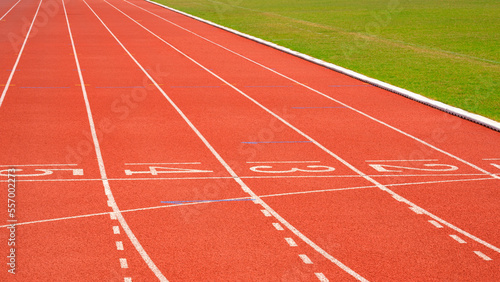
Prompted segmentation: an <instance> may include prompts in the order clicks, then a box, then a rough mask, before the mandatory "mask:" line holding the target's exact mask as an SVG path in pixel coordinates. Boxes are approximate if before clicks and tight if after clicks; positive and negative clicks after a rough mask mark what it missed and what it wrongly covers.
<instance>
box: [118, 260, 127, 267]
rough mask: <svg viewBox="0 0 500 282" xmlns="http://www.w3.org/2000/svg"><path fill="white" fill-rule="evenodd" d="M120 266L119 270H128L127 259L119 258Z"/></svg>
mask: <svg viewBox="0 0 500 282" xmlns="http://www.w3.org/2000/svg"><path fill="white" fill-rule="evenodd" d="M120 266H121V268H128V263H127V259H125V258H121V259H120Z"/></svg>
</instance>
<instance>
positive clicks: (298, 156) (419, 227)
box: [91, 1, 499, 279]
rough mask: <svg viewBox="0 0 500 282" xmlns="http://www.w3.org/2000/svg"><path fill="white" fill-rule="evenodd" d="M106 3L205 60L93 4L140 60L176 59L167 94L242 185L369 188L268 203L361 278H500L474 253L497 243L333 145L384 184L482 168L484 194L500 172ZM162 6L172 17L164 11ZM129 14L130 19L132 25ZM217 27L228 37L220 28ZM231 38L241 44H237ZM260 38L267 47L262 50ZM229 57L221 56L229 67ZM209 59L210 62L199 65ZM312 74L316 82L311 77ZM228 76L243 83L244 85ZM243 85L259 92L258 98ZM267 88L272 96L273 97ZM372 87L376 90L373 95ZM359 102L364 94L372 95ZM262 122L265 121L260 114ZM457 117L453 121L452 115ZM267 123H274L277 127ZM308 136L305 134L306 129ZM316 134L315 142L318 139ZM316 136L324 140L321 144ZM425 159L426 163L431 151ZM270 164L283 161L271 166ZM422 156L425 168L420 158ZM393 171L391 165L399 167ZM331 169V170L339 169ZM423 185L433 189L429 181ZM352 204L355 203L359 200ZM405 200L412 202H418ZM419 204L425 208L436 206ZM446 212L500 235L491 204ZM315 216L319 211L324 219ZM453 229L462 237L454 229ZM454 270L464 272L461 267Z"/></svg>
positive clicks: (323, 73) (453, 177) (343, 80)
mask: <svg viewBox="0 0 500 282" xmlns="http://www.w3.org/2000/svg"><path fill="white" fill-rule="evenodd" d="M110 2H111V3H112V4H113V5H116V6H117V7H118V8H120V9H123V10H124V12H125V13H126V14H130V15H131V17H132V18H133V19H135V20H137V21H139V23H141V24H143V25H145V26H148V28H150V29H151V31H152V32H154V33H155V34H158V35H159V36H160V37H162V38H164V39H166V40H167V41H168V42H172V44H173V45H174V46H176V47H178V48H180V49H181V51H183V52H184V51H185V52H186V54H187V55H189V56H191V57H192V58H193V59H194V60H196V61H199V62H200V63H201V65H196V64H194V63H193V61H190V60H187V59H186V58H185V57H184V58H182V56H181V55H180V53H178V52H177V53H172V54H171V53H170V52H172V50H173V49H171V48H169V46H168V45H167V44H165V43H164V42H162V41H160V40H159V39H158V38H155V37H154V36H153V35H151V34H148V33H144V34H142V35H141V33H140V31H139V30H138V27H140V26H139V25H137V23H134V22H133V21H131V20H130V19H129V18H127V17H126V16H125V15H123V14H121V13H120V12H119V11H117V10H116V9H115V8H113V7H112V6H106V5H102V4H100V3H95V5H96V6H97V8H98V13H99V14H100V15H101V17H102V18H103V20H104V21H105V22H107V23H109V26H110V28H111V29H112V30H113V31H114V32H115V34H116V35H117V37H118V38H120V39H121V40H122V41H123V42H124V44H125V45H126V46H127V48H129V49H130V50H131V52H132V53H133V54H134V57H136V58H137V59H138V60H139V61H140V62H143V64H145V65H148V64H152V63H153V62H162V61H163V62H165V65H168V66H171V67H172V69H171V76H170V77H171V78H172V83H175V84H171V85H163V86H162V88H163V89H164V90H165V91H167V92H168V93H171V97H172V99H173V100H174V102H176V103H177V104H178V105H179V107H180V108H181V109H182V110H183V111H184V112H185V113H186V115H187V116H188V117H189V118H190V119H191V120H192V121H193V123H194V124H195V125H196V126H197V127H198V128H199V129H200V131H201V132H202V134H204V135H205V136H206V137H207V140H209V141H210V143H211V144H213V146H214V148H215V149H216V150H217V151H218V152H220V154H221V155H222V157H223V158H224V159H226V160H230V161H231V164H232V166H233V167H240V168H243V169H242V171H243V172H242V173H241V174H240V175H242V176H243V177H247V178H249V179H250V180H248V181H247V180H245V182H247V183H248V184H249V186H250V187H251V188H252V189H254V190H255V191H256V192H257V193H258V194H260V195H265V194H280V193H284V192H286V193H290V192H293V193H297V192H307V191H311V190H325V189H339V188H354V187H362V188H366V189H358V190H356V189H352V190H355V192H353V193H347V192H346V191H345V190H344V191H343V192H342V193H335V194H332V193H328V194H327V193H321V194H319V193H314V194H313V193H309V194H307V195H303V196H301V197H302V198H301V199H302V200H297V198H292V197H287V198H284V197H283V198H281V197H278V196H275V197H273V198H272V199H271V200H269V201H270V203H272V205H271V206H275V207H279V208H277V211H278V212H283V213H284V214H286V218H291V219H293V220H291V222H292V224H297V226H300V228H299V229H301V230H302V229H303V230H307V232H308V234H311V237H312V238H314V241H323V242H324V243H322V245H323V246H324V247H325V249H327V250H331V251H335V252H336V255H339V258H340V260H341V261H347V265H354V266H355V267H354V268H355V269H356V270H358V269H361V270H360V271H359V272H360V273H361V274H362V275H364V274H366V277H368V278H369V279H370V278H372V279H377V278H381V277H384V278H392V279H410V278H418V279H429V278H431V279H444V278H450V277H451V278H454V279H464V277H477V278H479V277H484V275H489V276H488V277H491V278H494V277H497V276H498V275H499V274H498V272H495V271H492V269H494V267H495V262H493V263H490V262H486V261H484V259H483V258H482V257H480V256H478V255H476V253H474V251H476V252H477V251H478V250H481V251H482V252H489V253H488V254H489V255H490V256H495V255H497V254H495V252H492V251H491V249H489V248H487V247H485V246H484V245H482V244H480V243H479V242H476V241H474V240H469V242H468V244H466V245H464V244H460V243H459V242H461V240H460V239H457V237H458V238H460V237H461V236H462V237H463V236H464V235H463V234H461V233H460V232H458V231H457V230H456V229H453V228H448V227H449V226H448V227H447V228H441V227H442V226H441V225H439V224H435V223H437V222H436V218H434V217H432V216H429V214H424V215H422V213H423V212H422V210H420V209H419V208H418V207H416V206H415V205H408V202H407V203H404V202H403V203H401V202H400V201H397V200H396V199H394V198H393V197H391V196H390V195H388V194H385V193H382V192H380V191H379V190H376V189H370V188H371V187H367V186H372V187H373V186H374V185H375V183H374V182H373V181H366V179H365V178H362V177H360V175H359V174H360V173H359V172H360V171H357V169H354V170H352V169H351V170H349V169H348V168H347V167H346V163H342V162H339V158H335V157H334V156H333V155H332V153H336V154H339V155H340V156H341V157H342V159H344V160H347V161H348V164H352V165H353V166H352V165H351V168H353V167H354V168H360V169H361V171H366V172H367V173H368V171H371V173H370V174H373V176H372V177H373V178H376V179H378V181H380V182H381V183H384V184H388V185H395V184H402V183H408V182H424V181H433V182H436V181H448V182H450V181H463V180H464V178H466V177H474V178H477V179H481V180H478V181H482V182H481V184H482V186H481V188H482V189H483V190H482V191H485V192H484V193H489V194H492V193H493V196H494V197H495V196H497V194H495V190H494V189H493V188H494V187H496V186H495V184H496V183H497V182H496V181H497V180H488V179H487V178H490V177H491V176H489V175H485V173H484V172H482V171H480V170H478V169H477V168H474V167H472V166H471V165H470V164H468V163H466V162H464V161H463V160H461V159H458V158H456V157H455V156H454V155H453V154H449V153H447V152H446V151H442V150H441V151H440V150H436V149H435V148H431V147H430V146H429V145H430V144H423V143H422V142H420V141H419V140H416V139H415V138H412V137H411V136H407V135H404V134H402V133H401V132H398V131H396V130H394V129H393V128H389V127H388V126H386V125H384V124H382V123H381V122H379V121H377V120H374V119H370V118H369V117H367V116H366V115H363V114H361V113H360V112H356V111H353V110H352V109H350V108H348V107H347V108H346V106H348V105H345V104H343V103H339V102H337V101H332V100H330V99H328V98H327V97H324V96H323V97H322V96H320V95H318V93H314V91H312V90H311V89H307V88H304V87H303V86H302V87H299V86H298V84H297V82H298V81H296V80H295V81H292V80H290V79H287V78H285V77H283V76H279V75H277V74H276V73H274V74H273V73H272V72H270V71H269V70H266V69H263V68H262V66H258V65H256V64H254V63H251V62H249V61H248V60H244V59H243V58H241V57H240V56H236V55H234V54H232V53H228V52H227V50H224V49H221V48H220V47H218V46H214V45H213V44H207V42H206V41H205V40H202V39H200V38H199V37H196V36H193V35H192V34H190V33H186V32H185V30H182V29H179V28H177V27H173V26H170V25H168V24H165V23H163V24H162V23H161V22H162V21H161V20H158V19H155V18H153V17H151V15H150V14H148V13H146V12H144V11H141V10H140V9H137V8H136V7H134V6H132V5H129V6H127V5H126V4H127V3H124V2H123V1H110ZM91 3H94V2H93V1H92V2H91ZM151 7H154V6H151ZM164 13H166V14H169V12H165V11H164ZM169 15H170V14H169ZM172 17H173V18H176V17H179V15H177V14H173V15H172ZM181 18H182V21H184V22H193V23H192V24H193V25H194V26H198V25H200V24H199V23H198V22H195V21H191V20H189V19H187V18H184V17H181ZM125 19H128V20H129V21H128V22H127V21H125ZM134 25H135V27H134ZM205 27H206V26H205ZM206 29H207V30H212V31H214V33H215V34H218V32H219V33H221V32H220V31H218V30H216V29H214V28H212V27H206ZM143 32H144V31H143ZM130 33H131V34H138V35H141V37H140V39H139V38H130V37H128V34H130ZM220 36H228V35H227V34H225V33H224V35H220ZM232 38H233V40H235V41H237V40H242V39H241V38H239V37H236V36H232ZM155 42H156V43H155ZM228 42H231V40H228ZM243 42H244V43H245V44H249V45H250V47H251V48H249V49H252V50H253V52H256V53H259V54H260V56H264V55H266V56H267V57H268V59H269V58H270V57H273V58H274V57H276V58H277V59H278V61H280V60H279V59H280V58H283V61H288V60H291V61H292V62H282V63H283V64H284V65H285V66H288V67H289V68H290V66H291V65H293V66H294V68H293V70H297V69H301V68H302V65H300V66H301V68H298V65H299V64H305V65H307V66H304V69H305V71H304V70H301V72H303V73H304V74H303V75H304V80H305V79H311V81H312V82H310V83H311V84H313V83H317V81H316V80H314V77H315V76H319V77H323V78H322V79H324V80H325V81H335V82H336V83H340V85H342V86H344V87H345V88H356V87H367V88H370V86H365V85H363V84H362V83H359V82H356V81H354V80H352V79H350V78H348V77H344V76H339V75H338V74H336V73H333V72H331V71H328V70H325V69H324V68H321V67H317V66H315V65H312V64H309V63H305V62H302V61H300V60H297V59H295V58H293V57H290V56H288V55H283V54H281V53H279V52H276V51H275V50H272V49H269V48H266V47H262V46H260V45H252V44H253V43H251V42H248V41H246V40H243V41H239V42H238V44H240V45H242V46H243V45H244V44H243ZM234 44H235V45H236V43H234ZM161 45H163V47H162V46H161ZM143 46H148V49H149V52H147V53H146V52H144V51H143ZM257 46H260V49H258V47H257ZM167 49H168V50H167ZM257 49H258V50H257ZM256 50H257V51H256ZM165 52H167V53H165ZM266 52H271V53H272V54H267V53H266ZM273 52H275V53H273ZM182 59H183V60H182ZM285 59H286V60H285ZM177 60H179V63H177ZM293 60H296V61H293ZM182 61H183V62H184V63H182ZM221 62H224V63H222V64H221ZM280 62H281V61H280ZM286 64H288V65H286ZM202 66H203V67H205V66H206V69H203V67H202ZM282 68H283V66H282ZM307 68H311V69H312V70H313V71H308V69H307ZM290 69H292V68H290ZM207 70H209V71H213V73H216V74H220V75H221V76H222V78H224V79H225V80H226V81H227V82H229V83H224V82H223V81H222V80H221V79H217V78H216V77H215V76H213V75H211V74H210V73H209V72H208V71H207ZM203 73H204V75H203ZM312 74H314V75H312ZM310 83H309V82H308V84H310ZM231 85H232V86H235V85H236V88H238V89H235V88H234V87H232V86H231ZM336 85H337V84H331V85H327V87H330V88H328V89H334V90H335V88H336V87H335V86H336ZM337 86H338V85H337ZM207 89H210V91H208V90H207ZM238 90H239V91H241V92H243V93H244V94H247V95H249V97H251V98H253V99H255V100H254V101H253V102H252V101H250V99H248V97H244V96H243V95H242V93H241V92H238ZM334 90H330V92H328V93H329V95H333V94H332V93H335V91H337V90H335V91H334ZM361 92H363V91H361ZM271 93H272V94H273V95H270V94H271ZM364 93H365V94H369V93H368V92H364ZM374 93H375V94H374V95H380V96H382V97H384V96H385V97H389V96H391V95H392V97H395V98H394V99H395V100H396V101H400V103H401V104H402V106H406V107H410V106H411V105H414V106H415V107H417V108H418V109H417V111H420V112H421V113H423V114H426V115H431V114H432V115H434V117H435V118H436V117H439V116H442V115H441V113H440V112H437V111H434V110H432V109H428V108H427V107H423V106H420V105H417V104H415V103H412V102H410V101H408V100H406V99H402V98H401V97H399V96H395V95H393V94H391V93H388V92H385V91H382V90H377V89H375V90H374ZM372 94H373V93H372ZM327 96H328V95H327ZM359 99H360V100H363V99H367V97H364V98H363V99H362V98H359ZM255 102H258V103H259V104H260V105H261V106H259V105H257V104H256V103H255ZM264 108H269V109H271V110H273V111H274V112H278V111H279V114H278V115H279V116H281V117H284V118H285V119H286V120H287V121H289V122H291V123H292V124H293V125H295V126H296V128H295V129H292V127H290V126H288V127H287V126H285V125H284V124H282V123H280V122H278V121H276V116H274V117H273V116H272V115H269V113H266V112H265V111H264V110H265V109H264ZM299 110H306V111H302V112H301V111H299ZM308 110H327V112H326V113H325V112H322V114H318V112H317V111H315V112H313V113H311V112H307V111H308ZM285 115H287V116H285ZM265 119H267V122H263V120H265ZM443 122H444V121H443ZM453 122H454V121H453V120H452V122H451V124H453ZM367 125H369V126H367ZM467 126H472V125H467ZM271 127H274V130H273V128H271ZM297 129H298V130H297ZM454 129H455V128H454ZM422 130H423V129H422ZM478 131H479V133H480V134H485V135H487V136H490V137H489V138H485V140H486V142H488V140H494V139H495V138H494V136H495V135H489V131H486V130H482V128H480V129H478ZM302 133H304V134H302ZM305 133H307V135H308V138H307V137H306V136H305ZM311 139H312V140H311ZM313 140H314V142H313ZM354 140H357V141H358V142H359V144H353V142H356V141H354ZM388 140H390V141H388ZM316 141H318V142H319V143H315V142H316ZM388 142H390V146H388V145H387V143H388ZM318 144H322V145H324V146H325V147H323V148H322V149H320V148H319V146H317V145H318ZM315 145H316V146H315ZM422 146H424V147H423V148H426V149H427V150H428V152H429V153H427V154H428V155H427V156H426V162H424V163H421V162H410V165H411V166H410V169H409V170H410V171H411V174H410V173H408V172H405V173H404V174H401V173H399V172H400V171H399V170H401V169H402V167H403V170H407V169H408V164H407V161H408V160H412V158H410V157H412V156H413V155H412V153H413V152H418V150H422ZM429 148H430V149H429ZM325 149H326V150H325ZM401 156H403V157H404V158H401ZM413 157H414V156H413ZM393 160H398V161H399V162H396V163H395V164H392V165H390V166H387V165H384V164H383V163H382V164H381V163H379V162H380V161H393ZM418 160H419V161H422V160H423V159H418ZM284 161H293V162H302V163H301V164H300V165H298V167H297V164H293V165H291V164H289V163H287V164H284V163H283V162H284ZM371 161H378V162H375V163H373V162H371ZM269 162H275V163H274V164H272V165H269ZM278 162H279V163H278ZM307 162H317V164H318V165H317V166H312V165H310V164H308V163H307ZM420 164H422V165H421V166H419V165H420ZM413 166H415V167H413ZM394 167H396V169H397V170H398V171H396V172H398V174H395V173H394V172H395V171H393V170H394ZM332 168H334V169H335V170H332ZM388 168H393V170H392V171H391V170H390V169H388ZM318 171H319V172H318ZM333 171H335V173H332V172H333ZM361 174H362V173H361ZM408 174H410V176H408ZM271 175H274V176H278V178H276V177H273V178H272V179H269V176H271ZM290 175H291V176H300V177H301V178H304V179H306V180H304V179H300V180H299V179H294V180H293V181H291V180H290V177H289V176H290ZM386 175H389V177H387V176H386ZM405 175H406V176H405ZM317 176H323V177H322V178H320V177H317ZM339 176H343V177H339ZM280 178H281V179H280ZM311 179H315V180H311ZM318 179H321V180H318ZM472 183H474V182H472ZM483 183H486V184H483ZM419 185H423V186H425V185H427V186H425V187H429V185H431V184H419ZM413 186H415V187H419V186H416V185H413ZM413 186H412V187H413ZM318 187H319V188H318ZM322 187H327V188H322ZM483 187H484V188H483ZM480 192H481V191H480ZM445 196H447V197H448V198H445ZM450 197H452V196H450V195H449V194H444V195H442V196H441V198H440V200H441V201H442V202H448V201H450ZM468 198H469V199H470V198H471V197H470V196H469V197H468ZM397 199H399V200H401V199H400V198H397ZM476 199H481V197H477V198H474V200H476ZM483 199H485V200H487V201H489V203H490V204H489V206H488V205H485V206H486V207H487V209H488V210H491V208H495V206H494V203H495V199H494V198H493V199H492V198H491V197H490V198H488V197H483ZM337 200H338V202H337ZM453 200H458V201H464V200H465V198H460V197H458V199H456V198H455V195H453ZM474 200H473V201H474ZM476 201H477V200H476ZM442 202H441V203H442ZM344 204H345V205H344ZM417 204H427V202H425V201H421V202H418V203H417ZM438 204H439V202H438ZM352 206H354V207H356V208H352ZM409 206H410V207H412V208H413V209H412V210H410V209H409ZM467 206H468V207H469V210H468V211H467V212H469V213H471V214H472V216H474V215H475V216H476V217H478V216H480V215H481V214H480V213H479V212H478V208H479V206H478V205H477V203H474V202H473V203H469V204H468V205H467ZM349 207H351V208H349ZM423 207H424V208H428V207H429V206H423ZM460 207H461V205H457V208H460ZM438 211H439V212H440V214H439V216H445V218H446V219H450V218H451V219H452V221H455V220H457V221H459V220H460V219H462V220H463V221H464V222H465V223H466V225H465V226H466V227H467V228H468V229H474V231H477V232H480V231H482V230H484V229H486V231H483V232H482V233H481V234H480V235H483V237H485V239H487V241H489V240H495V238H493V237H492V235H494V234H495V231H494V227H495V226H496V225H495V224H492V222H493V223H494V221H495V220H496V219H495V218H496V217H494V216H493V215H495V214H498V213H497V212H496V211H495V210H493V211H492V212H491V213H490V214H489V215H486V216H489V217H487V221H486V220H483V221H482V222H477V221H474V220H468V218H467V217H469V216H471V215H469V214H466V213H465V212H462V213H461V214H459V215H457V216H452V215H453V214H454V213H453V212H454V211H453V210H451V211H450V210H446V209H441V210H438ZM431 215H432V214H431ZM318 218H322V219H323V220H321V221H320V220H317V219H318ZM438 221H439V220H438ZM445 222H446V221H445ZM439 226H440V227H439ZM451 226H452V227H454V226H453V225H451ZM458 230H459V229H458ZM456 232H458V233H459V234H458V235H457V234H456ZM450 235H453V236H450ZM474 238H475V237H474ZM467 240H468V239H467ZM318 261H321V258H318ZM318 264H320V265H321V266H323V265H327V264H326V263H325V262H324V261H321V262H318ZM435 265H438V266H439V267H438V268H437V269H436V268H432V267H430V266H435ZM457 269H460V270H461V271H457Z"/></svg>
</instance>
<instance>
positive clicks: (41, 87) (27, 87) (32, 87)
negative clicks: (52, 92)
mask: <svg viewBox="0 0 500 282" xmlns="http://www.w3.org/2000/svg"><path fill="white" fill-rule="evenodd" d="M19 88H24V89H68V88H71V87H50V86H46V87H45V86H20V87H19Z"/></svg>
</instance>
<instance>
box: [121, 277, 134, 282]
mask: <svg viewBox="0 0 500 282" xmlns="http://www.w3.org/2000/svg"><path fill="white" fill-rule="evenodd" d="M123 281H124V282H132V278H130V277H125V279H124V280H123Z"/></svg>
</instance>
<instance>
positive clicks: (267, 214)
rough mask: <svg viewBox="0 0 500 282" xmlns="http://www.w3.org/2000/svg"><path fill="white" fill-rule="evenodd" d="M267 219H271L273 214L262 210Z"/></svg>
mask: <svg viewBox="0 0 500 282" xmlns="http://www.w3.org/2000/svg"><path fill="white" fill-rule="evenodd" d="M261 212H262V213H263V214H264V216H265V217H271V213H270V212H268V211H266V210H261Z"/></svg>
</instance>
